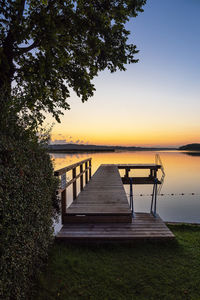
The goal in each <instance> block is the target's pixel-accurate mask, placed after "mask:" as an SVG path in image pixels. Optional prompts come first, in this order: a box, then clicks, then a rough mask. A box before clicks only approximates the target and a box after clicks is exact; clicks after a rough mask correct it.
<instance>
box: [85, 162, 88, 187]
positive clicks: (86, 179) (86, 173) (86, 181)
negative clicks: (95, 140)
mask: <svg viewBox="0 0 200 300" xmlns="http://www.w3.org/2000/svg"><path fill="white" fill-rule="evenodd" d="M87 167H88V162H86V163H85V170H86V171H85V184H87V183H88V170H87Z"/></svg>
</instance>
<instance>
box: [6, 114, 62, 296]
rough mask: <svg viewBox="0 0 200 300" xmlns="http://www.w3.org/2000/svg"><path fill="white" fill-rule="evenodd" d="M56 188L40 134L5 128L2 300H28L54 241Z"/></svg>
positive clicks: (13, 125)
mask: <svg viewBox="0 0 200 300" xmlns="http://www.w3.org/2000/svg"><path fill="white" fill-rule="evenodd" d="M1 124H3V122H1ZM6 124H7V125H8V124H9V126H7V125H6ZM6 126H7V132H6V131H5V128H6ZM56 188H57V180H56V179H55V177H54V176H53V166H52V163H51V160H50V157H49V155H48V154H47V153H46V150H45V147H44V145H41V144H40V143H39V142H38V139H37V137H36V135H35V134H34V133H31V132H28V131H26V130H24V128H23V127H21V126H20V125H16V119H15V118H13V120H9V121H8V123H7V122H4V131H3V132H2V131H1V134H0V220H1V222H0V231H1V237H0V255H1V258H0V274H1V276H0V298H1V299H4V300H6V299H16V300H18V299H20V300H21V299H27V292H28V291H29V289H31V286H32V283H33V281H34V278H35V276H36V274H37V273H38V271H39V270H40V268H41V266H42V265H43V263H44V261H45V259H46V257H47V252H48V249H49V245H50V244H51V242H52V240H53V234H52V233H53V229H52V222H53V218H55V217H56V216H57V213H58V199H57V197H56V196H55V190H56Z"/></svg>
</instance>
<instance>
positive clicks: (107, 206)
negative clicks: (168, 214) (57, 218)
mask: <svg viewBox="0 0 200 300" xmlns="http://www.w3.org/2000/svg"><path fill="white" fill-rule="evenodd" d="M83 165H84V166H85V169H84V170H83ZM77 167H80V173H79V174H78V175H77V172H76V168H77ZM159 168H161V166H160V165H157V164H148V165H136V164H129V165H121V164H120V165H114V164H107V165H101V166H100V167H99V168H98V170H97V171H96V172H95V174H94V175H93V176H92V177H91V159H88V160H84V161H82V162H79V163H76V164H74V165H72V166H69V167H66V168H63V169H61V170H58V171H56V172H55V175H57V176H63V174H64V176H65V177H64V179H63V178H62V177H61V183H62V184H61V190H60V192H61V199H62V223H63V227H62V229H61V231H60V232H59V233H58V234H57V236H56V239H59V240H65V241H83V240H84V241H132V240H138V239H156V240H158V239H160V240H167V239H173V238H174V235H173V233H172V232H171V231H170V230H169V229H168V227H167V226H166V225H165V223H164V222H163V221H162V219H161V218H160V217H159V216H158V215H156V214H154V215H153V213H133V206H132V207H130V205H129V203H128V199H127V196H126V193H125V190H124V186H123V183H124V184H129V183H130V180H129V171H130V170H131V169H149V170H150V175H149V176H148V177H133V178H132V179H133V180H132V183H133V184H141V183H142V184H155V183H156V186H157V184H159V181H158V179H157V171H158V169H159ZM119 169H124V170H125V175H124V177H122V178H121V176H120V173H119ZM70 170H72V174H73V178H72V180H71V181H70V182H68V183H67V182H66V172H68V171H70ZM88 172H89V173H88ZM83 175H85V183H86V185H85V187H84V188H83ZM88 175H89V178H88ZM78 178H80V190H81V192H80V194H79V195H78V196H77V195H76V194H77V192H76V181H77V179H78ZM70 184H73V199H74V201H73V202H72V204H71V205H70V206H69V207H68V208H66V187H67V186H69V185H70ZM152 203H153V197H152ZM151 212H152V208H151Z"/></svg>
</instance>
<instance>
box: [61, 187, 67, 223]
mask: <svg viewBox="0 0 200 300" xmlns="http://www.w3.org/2000/svg"><path fill="white" fill-rule="evenodd" d="M66 208H67V193H66V189H65V190H64V191H62V193H61V218H62V224H64V216H65V213H66Z"/></svg>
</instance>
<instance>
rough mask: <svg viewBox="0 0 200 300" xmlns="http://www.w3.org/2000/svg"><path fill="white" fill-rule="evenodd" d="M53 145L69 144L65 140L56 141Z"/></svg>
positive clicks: (52, 142)
mask: <svg viewBox="0 0 200 300" xmlns="http://www.w3.org/2000/svg"><path fill="white" fill-rule="evenodd" d="M51 144H67V140H66V139H64V140H54V141H51Z"/></svg>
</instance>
